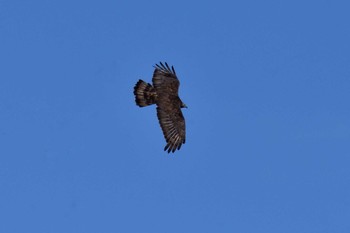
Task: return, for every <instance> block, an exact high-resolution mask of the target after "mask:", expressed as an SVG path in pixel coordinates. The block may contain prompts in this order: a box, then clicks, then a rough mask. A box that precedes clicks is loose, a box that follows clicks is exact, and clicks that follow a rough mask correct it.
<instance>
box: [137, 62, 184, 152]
mask: <svg viewBox="0 0 350 233" xmlns="http://www.w3.org/2000/svg"><path fill="white" fill-rule="evenodd" d="M154 68H155V69H154V72H153V78H152V84H153V85H151V84H149V83H147V82H145V81H143V80H141V79H139V81H138V82H137V83H136V85H135V87H134V95H135V102H136V105H137V106H139V107H146V106H149V105H152V104H156V105H157V117H158V120H159V124H160V127H161V128H162V131H163V135H164V138H165V141H166V146H165V147H164V151H167V152H168V153H170V152H173V153H174V152H175V151H176V149H177V150H179V149H180V148H181V146H182V144H185V141H186V126H185V118H184V116H183V115H182V111H181V108H187V106H186V105H185V104H184V103H183V102H182V101H181V99H180V97H179V95H178V94H179V93H178V92H179V86H180V82H179V80H178V79H177V76H176V72H175V69H174V67H173V66H171V68H170V67H169V65H168V64H167V63H166V62H165V65H164V64H163V63H161V62H160V63H159V64H156V65H155V66H154Z"/></svg>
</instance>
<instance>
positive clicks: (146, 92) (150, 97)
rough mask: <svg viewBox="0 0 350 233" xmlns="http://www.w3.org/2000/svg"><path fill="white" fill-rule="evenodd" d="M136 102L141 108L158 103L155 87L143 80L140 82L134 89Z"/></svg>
mask: <svg viewBox="0 0 350 233" xmlns="http://www.w3.org/2000/svg"><path fill="white" fill-rule="evenodd" d="M134 95H135V102H136V104H137V106H139V107H146V106H149V105H152V104H155V103H156V98H157V93H156V90H155V89H154V87H153V86H152V85H151V84H149V83H146V82H145V81H143V80H141V79H140V80H139V81H138V82H137V83H136V85H135V87H134Z"/></svg>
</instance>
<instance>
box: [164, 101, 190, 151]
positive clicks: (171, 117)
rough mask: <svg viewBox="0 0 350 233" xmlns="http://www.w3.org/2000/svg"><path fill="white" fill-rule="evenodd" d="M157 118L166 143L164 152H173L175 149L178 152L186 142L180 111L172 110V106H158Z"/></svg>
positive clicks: (184, 127)
mask: <svg viewBox="0 0 350 233" xmlns="http://www.w3.org/2000/svg"><path fill="white" fill-rule="evenodd" d="M157 116H158V120H159V123H160V126H161V128H162V130H163V134H164V138H165V140H166V142H167V144H166V146H165V147H164V150H165V151H166V150H167V151H168V153H169V152H170V151H171V152H175V150H176V149H178V150H179V149H180V148H181V146H182V144H185V142H186V132H185V129H186V126H185V118H184V117H183V115H182V112H181V109H180V108H174V107H173V106H172V105H169V106H168V107H164V106H162V107H161V106H159V105H158V107H157Z"/></svg>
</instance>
